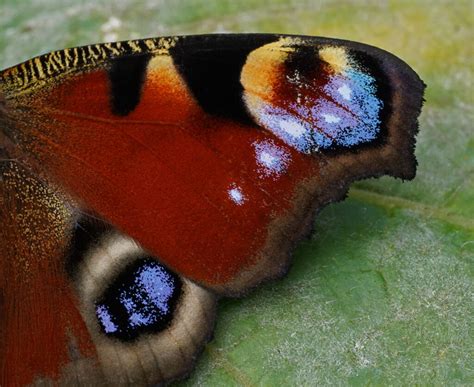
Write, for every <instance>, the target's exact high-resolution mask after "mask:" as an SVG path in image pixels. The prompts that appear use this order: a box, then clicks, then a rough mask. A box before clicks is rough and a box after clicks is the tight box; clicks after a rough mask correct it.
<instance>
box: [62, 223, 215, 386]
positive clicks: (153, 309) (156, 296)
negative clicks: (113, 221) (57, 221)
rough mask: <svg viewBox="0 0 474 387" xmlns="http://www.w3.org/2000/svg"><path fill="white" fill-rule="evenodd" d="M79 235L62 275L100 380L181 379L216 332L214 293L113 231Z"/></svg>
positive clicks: (92, 229) (102, 229) (103, 229)
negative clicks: (72, 292) (76, 302)
mask: <svg viewBox="0 0 474 387" xmlns="http://www.w3.org/2000/svg"><path fill="white" fill-rule="evenodd" d="M87 230H89V231H87ZM78 234H79V236H78V237H76V238H73V245H74V244H77V243H80V244H81V246H73V250H75V251H77V252H78V253H79V254H80V255H78V254H77V253H73V254H72V255H73V256H74V255H75V256H74V259H73V260H72V261H71V260H70V261H69V262H70V263H69V266H68V272H69V273H70V274H71V275H72V278H73V279H74V280H73V281H74V287H75V289H76V292H77V294H78V296H79V299H80V303H81V313H82V315H83V318H84V321H85V322H86V325H87V328H88V330H89V333H90V335H91V337H92V340H93V342H94V344H95V346H96V350H97V355H98V363H99V364H100V367H101V368H102V372H103V374H104V377H105V379H106V381H107V382H108V383H111V384H133V385H140V384H144V385H151V384H155V383H159V382H160V381H163V380H169V379H175V378H178V377H180V376H182V375H184V374H186V373H187V372H188V371H189V370H190V369H191V368H192V365H193V363H194V359H195V357H196V355H197V353H198V352H199V351H200V350H201V349H202V347H203V345H204V343H205V342H207V340H208V339H209V336H210V334H211V331H212V329H213V327H214V315H215V303H216V297H215V295H214V294H213V293H211V292H209V291H208V290H206V289H204V288H202V287H200V286H198V285H196V284H194V283H192V282H191V281H189V280H187V279H185V278H183V277H181V276H179V275H177V274H176V273H174V272H172V271H171V270H169V269H168V268H166V267H165V266H163V265H162V264H161V263H160V262H159V260H158V259H156V258H155V257H152V256H150V255H149V254H148V253H147V252H146V251H145V250H143V249H142V248H141V247H140V246H139V245H138V244H137V243H136V242H135V241H134V240H133V239H131V238H129V237H127V236H125V235H122V234H120V233H119V232H117V231H115V230H111V229H109V228H106V227H93V226H91V225H87V224H84V223H81V231H78ZM86 235H89V236H90V238H89V239H88V238H86ZM71 262H73V264H71Z"/></svg>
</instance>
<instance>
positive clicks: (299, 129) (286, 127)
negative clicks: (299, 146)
mask: <svg viewBox="0 0 474 387" xmlns="http://www.w3.org/2000/svg"><path fill="white" fill-rule="evenodd" d="M280 128H281V130H283V131H285V132H286V133H288V134H289V135H290V136H292V137H294V138H300V137H302V136H303V135H304V134H305V133H306V129H305V127H304V126H303V125H301V124H299V123H298V122H297V121H295V120H281V121H280Z"/></svg>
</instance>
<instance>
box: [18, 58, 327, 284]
mask: <svg viewBox="0 0 474 387" xmlns="http://www.w3.org/2000/svg"><path fill="white" fill-rule="evenodd" d="M30 103H31V102H30ZM32 103H33V107H32V108H33V109H34V110H36V111H37V112H39V115H38V120H37V126H36V128H35V130H33V131H31V130H29V129H25V130H29V131H30V135H31V136H32V139H33V141H31V144H32V146H33V149H32V150H31V153H32V154H34V155H36V157H37V158H38V159H39V161H40V162H41V164H42V166H43V167H44V168H45V169H46V170H47V171H48V173H50V174H51V175H52V176H53V177H54V179H56V180H57V181H58V182H59V183H60V184H61V185H63V186H65V187H66V188H67V190H68V191H69V192H72V193H74V196H75V197H77V198H79V199H80V200H81V202H82V203H84V206H85V207H87V208H88V209H92V210H93V211H95V212H97V213H98V214H100V215H101V216H102V217H103V218H105V219H107V220H108V221H110V222H111V223H112V224H114V225H115V226H116V227H118V228H119V229H120V230H121V231H122V232H124V233H126V234H128V235H130V236H131V237H132V238H134V239H135V240H137V241H139V242H140V243H141V244H142V245H143V246H144V247H145V248H146V249H148V250H149V251H150V252H152V254H153V255H156V256H158V257H159V258H160V259H161V260H162V261H163V262H164V263H165V264H166V265H168V266H169V267H170V268H172V269H173V270H175V271H177V272H179V273H181V274H182V275H184V276H186V277H188V278H191V279H193V280H196V281H198V282H200V283H203V284H205V285H207V286H211V287H215V288H220V289H225V290H228V291H236V290H237V291H240V290H241V289H243V288H245V287H247V286H249V285H253V284H255V283H256V282H258V278H254V277H255V276H256V275H257V273H256V271H262V270H266V269H265V268H264V267H262V265H261V264H262V262H264V263H265V265H269V266H270V267H271V268H272V269H273V270H276V271H279V270H280V271H281V270H282V268H280V267H279V262H278V261H276V262H271V261H270V260H271V255H274V256H277V255H279V254H282V253H283V252H282V251H280V250H281V249H282V248H283V246H285V248H286V249H288V247H289V246H291V244H292V243H293V242H294V240H295V239H296V238H297V237H299V233H298V232H295V230H292V229H291V228H290V226H292V227H294V226H295V225H296V224H298V223H301V221H302V214H303V213H305V212H306V210H307V209H308V206H309V199H310V198H309V195H306V194H305V188H304V186H305V185H308V184H309V183H310V182H311V181H314V180H315V179H316V178H317V175H318V166H317V165H316V163H315V162H314V159H311V157H309V156H308V155H305V154H302V153H300V152H298V151H296V150H295V149H294V148H292V147H291V146H288V145H286V144H285V143H284V142H282V141H281V140H280V139H278V138H277V137H276V136H274V135H273V134H272V133H270V132H268V131H265V130H262V129H261V128H258V127H257V126H246V125H244V124H239V123H236V122H233V121H230V120H228V119H224V118H216V117H215V116H210V115H207V114H206V113H204V112H203V111H202V110H201V109H200V107H199V106H198V105H197V104H196V103H195V101H194V100H193V98H192V97H191V96H190V94H189V92H188V91H187V89H186V87H185V86H184V83H183V82H182V81H181V79H180V78H179V76H178V74H177V73H176V72H175V71H174V69H173V66H172V64H171V60H170V58H169V57H156V58H154V59H152V61H151V63H150V66H149V71H148V75H147V78H146V80H145V83H144V86H143V93H142V97H141V102H140V104H139V105H138V106H137V107H136V109H135V110H134V111H133V112H131V113H130V114H128V115H127V116H126V117H118V116H117V115H113V114H112V113H111V112H110V99H109V85H108V79H107V73H106V72H105V71H103V70H98V71H94V72H91V73H87V74H82V75H78V76H75V77H72V78H70V79H68V80H67V81H65V82H63V83H61V84H59V85H58V86H57V87H55V88H53V89H52V90H51V92H50V93H45V95H44V96H43V97H41V98H38V99H36V100H34V101H32ZM43 115H44V116H43ZM43 117H47V119H48V121H46V118H43ZM20 126H21V124H20ZM300 198H304V200H303V201H305V200H306V201H307V202H299V203H296V201H297V200H300ZM298 211H299V213H298ZM281 241H283V242H281ZM278 243H280V245H279V244H278ZM284 255H286V252H285V254H284ZM281 264H283V263H281ZM265 265H263V266H265ZM257 267H259V269H258V270H256V268H257ZM270 267H269V268H268V271H269V272H270V271H271V270H270ZM258 276H259V277H260V276H262V273H259V274H258ZM263 276H264V277H265V275H263ZM239 282H240V283H239Z"/></svg>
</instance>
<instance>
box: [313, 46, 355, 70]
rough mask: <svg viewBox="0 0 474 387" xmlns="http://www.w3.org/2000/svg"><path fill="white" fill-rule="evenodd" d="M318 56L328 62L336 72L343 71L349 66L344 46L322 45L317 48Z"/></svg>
mask: <svg viewBox="0 0 474 387" xmlns="http://www.w3.org/2000/svg"><path fill="white" fill-rule="evenodd" d="M319 57H320V58H321V59H322V60H323V61H325V62H326V63H329V64H330V65H331V66H332V68H333V69H334V71H335V72H336V73H344V72H345V71H346V70H347V69H348V68H349V67H350V63H349V56H348V54H347V50H346V48H345V47H335V46H328V47H324V48H322V49H320V50H319Z"/></svg>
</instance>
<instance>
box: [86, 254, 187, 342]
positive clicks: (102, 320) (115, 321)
mask: <svg viewBox="0 0 474 387" xmlns="http://www.w3.org/2000/svg"><path fill="white" fill-rule="evenodd" d="M181 286H182V283H181V280H180V279H179V277H178V276H177V275H176V274H174V273H172V272H171V271H169V270H168V269H166V268H165V267H164V266H162V265H160V264H159V263H158V262H156V261H155V260H153V259H151V258H144V259H141V260H139V261H135V262H134V263H132V264H131V265H129V266H127V267H126V268H125V269H124V270H123V271H122V273H121V274H120V275H119V276H118V277H117V278H116V279H115V280H114V282H113V283H112V284H111V285H110V286H109V287H108V288H107V290H106V291H105V292H104V295H103V296H102V298H101V299H100V300H98V301H97V302H96V304H95V312H96V316H97V319H98V321H99V324H100V327H101V329H102V331H103V333H105V334H106V335H108V336H112V337H116V338H118V339H121V340H125V341H128V340H133V339H135V338H136V337H138V336H139V335H141V334H142V333H147V332H150V333H151V332H153V333H156V332H159V331H161V330H163V329H165V328H166V327H167V326H169V324H170V322H171V320H172V318H173V313H174V310H175V308H176V304H177V302H178V301H179V298H180V295H181Z"/></svg>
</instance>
